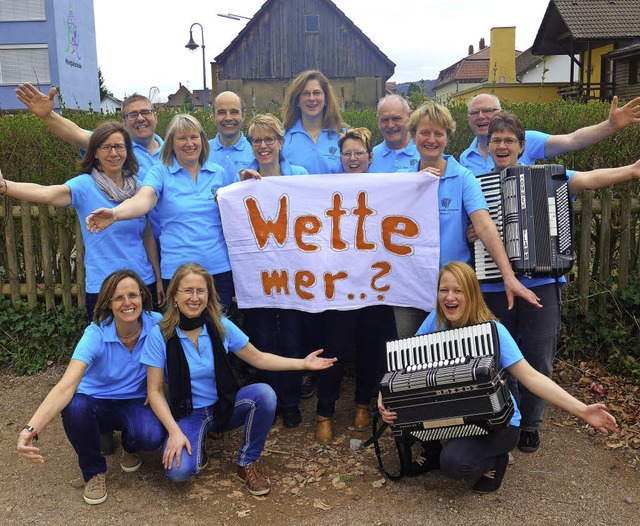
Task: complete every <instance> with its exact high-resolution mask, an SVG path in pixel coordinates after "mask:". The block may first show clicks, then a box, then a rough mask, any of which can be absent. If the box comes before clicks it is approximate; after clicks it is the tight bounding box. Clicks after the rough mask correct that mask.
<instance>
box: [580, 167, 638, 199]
mask: <svg viewBox="0 0 640 526" xmlns="http://www.w3.org/2000/svg"><path fill="white" fill-rule="evenodd" d="M631 179H640V160H638V161H636V162H635V163H633V164H629V165H627V166H620V167H618V168H599V169H597V170H591V171H589V172H576V173H574V174H573V177H572V178H571V180H570V181H569V192H571V193H572V194H577V193H578V192H580V191H582V190H595V189H596V188H604V187H605V186H610V185H612V184H618V183H624V182H626V181H630V180H631Z"/></svg>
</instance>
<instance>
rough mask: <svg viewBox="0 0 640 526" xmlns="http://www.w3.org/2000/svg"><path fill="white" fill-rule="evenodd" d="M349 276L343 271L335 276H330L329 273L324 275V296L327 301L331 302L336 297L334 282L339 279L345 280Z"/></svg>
mask: <svg viewBox="0 0 640 526" xmlns="http://www.w3.org/2000/svg"><path fill="white" fill-rule="evenodd" d="M348 277H349V276H348V274H347V273H346V272H345V271H344V270H341V271H340V272H338V273H336V274H331V273H330V272H325V273H324V296H325V298H327V299H328V300H332V299H333V298H334V296H335V295H336V281H338V280H339V279H347V278H348Z"/></svg>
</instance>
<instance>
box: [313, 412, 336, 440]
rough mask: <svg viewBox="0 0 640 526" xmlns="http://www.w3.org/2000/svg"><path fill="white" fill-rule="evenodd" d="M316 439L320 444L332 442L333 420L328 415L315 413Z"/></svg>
mask: <svg viewBox="0 0 640 526" xmlns="http://www.w3.org/2000/svg"><path fill="white" fill-rule="evenodd" d="M316 440H317V441H318V442H320V443H321V444H329V443H331V442H333V420H332V418H331V417H330V416H320V415H316Z"/></svg>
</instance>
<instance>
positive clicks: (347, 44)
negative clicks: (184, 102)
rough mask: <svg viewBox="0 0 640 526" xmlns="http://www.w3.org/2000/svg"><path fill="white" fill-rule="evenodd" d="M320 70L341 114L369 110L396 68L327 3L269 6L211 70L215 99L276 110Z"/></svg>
mask: <svg viewBox="0 0 640 526" xmlns="http://www.w3.org/2000/svg"><path fill="white" fill-rule="evenodd" d="M307 69H319V70H320V71H322V72H323V73H324V74H325V75H326V76H327V77H328V78H329V79H330V80H331V84H332V85H333V87H334V89H335V91H336V94H337V96H338V98H339V102H340V103H341V105H342V108H343V110H344V109H361V108H368V107H373V106H375V105H376V103H377V101H378V99H379V98H380V97H382V96H384V94H385V83H386V82H387V80H388V79H389V77H391V76H392V75H393V73H394V69H395V64H394V63H393V62H392V61H391V60H389V58H388V57H387V56H386V55H385V54H384V53H383V52H382V51H380V49H378V47H377V46H376V45H375V44H374V43H373V42H372V41H371V40H370V39H369V38H368V37H367V36H366V35H365V34H364V33H363V32H362V31H360V29H358V27H357V26H356V25H355V24H354V23H353V22H352V21H351V20H350V19H349V18H347V16H346V15H345V14H344V13H343V12H342V11H341V10H340V9H338V7H337V6H336V5H335V4H334V3H333V2H331V1H330V0H267V1H266V2H265V3H264V5H263V6H262V7H261V8H260V10H259V11H258V12H257V13H256V14H255V16H254V17H253V18H252V19H251V20H250V21H249V23H247V25H246V26H245V27H244V29H243V30H242V31H241V32H240V33H239V34H238V36H237V37H236V38H235V39H234V40H233V41H232V42H231V44H229V46H227V48H226V49H225V50H224V51H223V52H222V53H220V55H218V56H217V57H215V62H214V63H213V64H212V70H213V75H212V77H213V78H214V86H213V89H214V93H219V92H221V91H225V90H231V91H234V92H236V93H238V94H239V95H240V96H241V97H242V98H243V99H244V100H245V102H246V103H247V105H249V106H253V108H255V109H257V110H259V111H260V110H265V109H266V110H277V109H279V108H280V105H281V103H282V100H283V99H284V92H285V90H286V88H287V86H288V85H289V83H290V82H291V80H292V79H293V78H294V77H296V75H298V74H299V73H301V72H302V71H305V70H307Z"/></svg>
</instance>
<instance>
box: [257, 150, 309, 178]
mask: <svg viewBox="0 0 640 526" xmlns="http://www.w3.org/2000/svg"><path fill="white" fill-rule="evenodd" d="M247 168H250V169H251V170H255V171H256V172H257V171H258V169H259V168H260V165H259V164H258V161H256V160H255V159H254V160H253V162H252V163H251V164H250V165H249V166H247ZM280 171H281V172H282V175H309V172H307V169H306V168H305V167H304V166H298V165H295V164H291V163H290V162H289V161H288V160H287V159H285V158H284V157H283V156H282V154H280Z"/></svg>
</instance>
